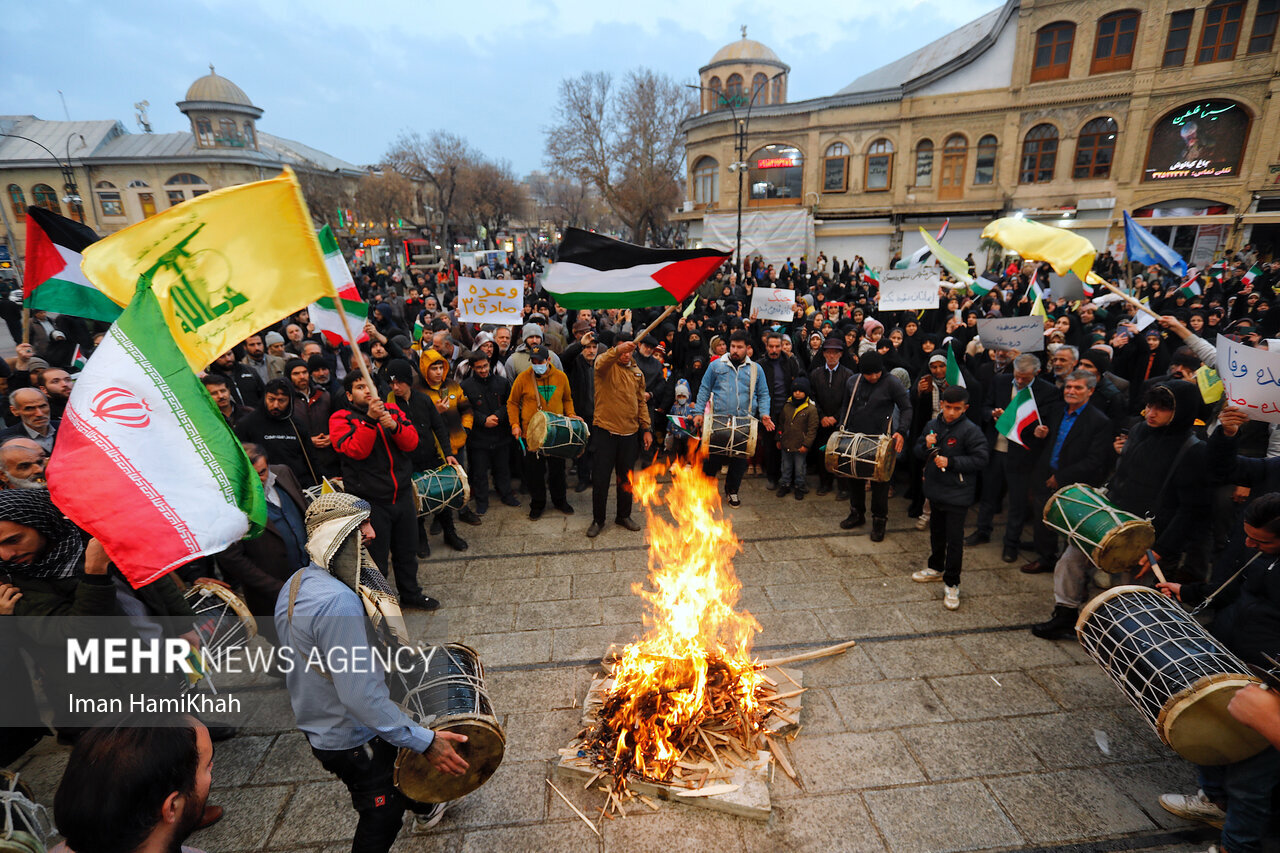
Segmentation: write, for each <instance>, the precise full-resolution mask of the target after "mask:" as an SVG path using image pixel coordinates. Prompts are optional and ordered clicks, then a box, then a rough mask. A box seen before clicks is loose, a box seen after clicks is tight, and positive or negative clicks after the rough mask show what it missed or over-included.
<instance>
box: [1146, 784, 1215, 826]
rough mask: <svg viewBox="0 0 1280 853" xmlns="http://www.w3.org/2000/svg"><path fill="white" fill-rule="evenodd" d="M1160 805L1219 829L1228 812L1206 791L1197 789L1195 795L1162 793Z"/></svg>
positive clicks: (1171, 811) (1173, 812) (1166, 809)
mask: <svg viewBox="0 0 1280 853" xmlns="http://www.w3.org/2000/svg"><path fill="white" fill-rule="evenodd" d="M1160 806H1161V807H1162V808H1163V809H1164V810H1165V811H1167V812H1169V813H1170V814H1176V815H1177V816H1178V817H1182V818H1186V819H1187V820H1198V821H1201V822H1203V823H1207V824H1209V825H1210V826H1216V827H1217V828H1218V829H1222V822H1223V821H1224V820H1226V818H1227V813H1226V812H1224V811H1223V810H1222V809H1220V808H1219V807H1218V806H1217V805H1216V804H1215V803H1214V802H1213V800H1211V799H1209V798H1208V797H1206V796H1205V794H1204V791H1196V792H1195V794H1194V795H1193V796H1188V795H1186V794H1161V795H1160Z"/></svg>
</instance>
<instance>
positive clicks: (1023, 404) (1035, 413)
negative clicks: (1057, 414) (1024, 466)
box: [996, 385, 1040, 447]
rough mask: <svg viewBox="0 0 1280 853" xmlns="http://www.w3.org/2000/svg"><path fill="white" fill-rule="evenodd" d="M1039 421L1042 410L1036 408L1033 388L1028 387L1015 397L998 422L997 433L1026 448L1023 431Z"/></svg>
mask: <svg viewBox="0 0 1280 853" xmlns="http://www.w3.org/2000/svg"><path fill="white" fill-rule="evenodd" d="M1039 420H1040V410H1039V409H1037V408H1036V398H1035V395H1034V394H1032V393H1031V386H1030V385H1028V386H1027V387H1026V388H1023V389H1022V390H1021V391H1019V392H1018V393H1017V394H1014V395H1013V399H1012V400H1010V401H1009V405H1008V407H1006V408H1005V410H1004V414H1002V415H1001V416H1000V419H999V420H998V421H996V432H998V433H1000V434H1001V435H1003V436H1004V437H1005V438H1007V439H1009V440H1010V441H1013V442H1017V443H1018V444H1021V445H1022V446H1023V447H1026V446H1027V445H1026V443H1025V442H1023V440H1022V431H1023V430H1024V429H1026V428H1027V427H1029V426H1030V425H1031V424H1033V423H1036V422H1037V421H1039Z"/></svg>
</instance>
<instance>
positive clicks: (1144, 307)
mask: <svg viewBox="0 0 1280 853" xmlns="http://www.w3.org/2000/svg"><path fill="white" fill-rule="evenodd" d="M1099 279H1101V281H1102V286H1103V287H1105V288H1106V289H1107V290H1110V291H1111V292H1112V293H1114V294H1116V295H1117V296H1119V297H1120V298H1121V299H1123V300H1125V301H1126V302H1131V303H1133V304H1134V305H1135V306H1136V307H1137V308H1138V309H1139V310H1141V311H1145V312H1147V313H1148V314H1150V315H1151V316H1152V317H1154V318H1156V319H1157V320H1159V319H1160V315H1159V314H1157V313H1156V312H1155V311H1153V310H1151V308H1149V307H1148V306H1147V305H1146V304H1145V303H1143V302H1141V301H1139V300H1137V299H1135V298H1134V297H1132V296H1130V295H1129V294H1127V293H1125V292H1124V291H1123V290H1121V289H1120V288H1118V287H1116V286H1115V285H1114V284H1112V283H1111V282H1109V281H1107V280H1106V279H1105V278H1102V277H1101V276H1099Z"/></svg>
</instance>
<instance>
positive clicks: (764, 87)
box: [751, 74, 769, 104]
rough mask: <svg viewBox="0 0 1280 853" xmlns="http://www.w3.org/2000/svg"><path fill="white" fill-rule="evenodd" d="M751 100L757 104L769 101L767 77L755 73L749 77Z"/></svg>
mask: <svg viewBox="0 0 1280 853" xmlns="http://www.w3.org/2000/svg"><path fill="white" fill-rule="evenodd" d="M751 100H752V101H754V102H755V103H757V104H767V103H769V78H768V77H766V76H765V75H763V74H757V75H756V76H754V77H752V78H751Z"/></svg>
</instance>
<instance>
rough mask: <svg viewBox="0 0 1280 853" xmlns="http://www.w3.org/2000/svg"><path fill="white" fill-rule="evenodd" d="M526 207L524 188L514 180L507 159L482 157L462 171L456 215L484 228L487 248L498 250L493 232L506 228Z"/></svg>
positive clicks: (526, 200)
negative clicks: (498, 159) (461, 215)
mask: <svg viewBox="0 0 1280 853" xmlns="http://www.w3.org/2000/svg"><path fill="white" fill-rule="evenodd" d="M527 204H528V198H527V196H526V195H525V191H524V188H523V187H522V186H521V185H520V184H519V182H517V181H516V178H515V174H514V173H513V172H512V171H511V164H510V163H509V162H507V161H506V160H500V161H492V160H488V159H484V158H481V159H478V160H476V161H475V162H473V163H470V164H468V165H467V166H466V167H465V168H464V169H463V170H462V172H461V177H460V179H459V192H458V206H459V212H460V213H462V214H463V215H465V216H466V217H467V218H468V219H469V220H470V222H471V224H472V225H473V226H481V225H482V226H484V229H485V232H486V234H485V246H486V247H487V248H489V247H491V248H497V242H496V240H495V239H494V235H495V234H496V232H498V231H500V230H502V229H503V228H505V227H507V225H508V224H510V222H511V220H512V219H513V218H515V217H518V216H521V215H522V214H523V213H524V211H525V208H526V207H527ZM476 230H477V231H478V230H479V229H478V228H477V229H476Z"/></svg>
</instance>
